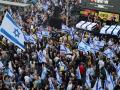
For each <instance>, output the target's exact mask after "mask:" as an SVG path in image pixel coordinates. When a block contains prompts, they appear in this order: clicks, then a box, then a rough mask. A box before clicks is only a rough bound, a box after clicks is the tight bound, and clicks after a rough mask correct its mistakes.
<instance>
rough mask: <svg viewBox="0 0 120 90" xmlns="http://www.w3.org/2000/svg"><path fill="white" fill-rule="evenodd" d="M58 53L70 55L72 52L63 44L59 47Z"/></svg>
mask: <svg viewBox="0 0 120 90" xmlns="http://www.w3.org/2000/svg"><path fill="white" fill-rule="evenodd" d="M60 52H61V53H64V54H71V53H72V52H71V51H70V49H69V48H67V47H66V46H65V45H64V44H61V45H60Z"/></svg>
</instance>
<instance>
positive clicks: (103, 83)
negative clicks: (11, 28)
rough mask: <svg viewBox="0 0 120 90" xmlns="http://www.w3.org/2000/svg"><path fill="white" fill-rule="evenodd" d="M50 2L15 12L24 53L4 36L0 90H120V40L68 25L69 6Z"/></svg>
mask: <svg viewBox="0 0 120 90" xmlns="http://www.w3.org/2000/svg"><path fill="white" fill-rule="evenodd" d="M24 1H25V2H26V0H24ZM38 1H39V0H38ZM45 1H46V0H45ZM45 1H44V0H40V1H39V2H37V3H36V4H34V5H33V6H32V7H31V8H30V9H29V10H28V11H23V12H19V11H18V12H13V11H12V12H11V15H12V17H13V18H14V20H15V21H16V23H17V24H19V25H20V26H21V27H22V32H23V33H24V35H25V39H26V41H25V51H24V50H21V49H20V48H18V47H17V46H16V45H14V44H13V43H11V42H10V41H9V40H7V39H6V38H5V37H3V36H2V35H0V90H10V89H11V90H24V89H25V90H64V89H65V90H91V89H92V90H98V89H101V90H102V89H105V90H119V87H120V85H119V77H120V40H119V39H116V38H109V37H107V36H96V35H95V34H92V33H91V34H90V33H87V32H84V31H79V30H77V29H76V28H75V25H72V24H70V25H68V26H67V25H66V23H65V22H64V19H66V18H65V14H66V13H65V12H64V10H65V9H66V8H65V6H64V5H65V3H66V2H65V1H64V0H55V1H54V0H47V1H46V2H45ZM57 1H58V2H57ZM56 6H58V7H57V10H58V9H59V10H61V11H56V10H55V11H54V8H56ZM59 6H60V7H61V8H59ZM7 11H9V10H7ZM56 15H57V16H58V15H59V17H57V16H56ZM62 15H64V19H63V17H62ZM61 17H62V18H61ZM89 19H90V17H89ZM52 20H53V21H55V22H53V21H52ZM0 21H1V17H0ZM93 21H94V20H93Z"/></svg>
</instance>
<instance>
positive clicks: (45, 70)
mask: <svg viewBox="0 0 120 90" xmlns="http://www.w3.org/2000/svg"><path fill="white" fill-rule="evenodd" d="M46 75H47V68H46V67H43V68H42V74H41V79H42V80H44V79H45V78H46Z"/></svg>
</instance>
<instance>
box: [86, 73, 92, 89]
mask: <svg viewBox="0 0 120 90" xmlns="http://www.w3.org/2000/svg"><path fill="white" fill-rule="evenodd" d="M85 84H86V86H88V87H89V88H91V81H90V75H89V74H88V72H86V82H85Z"/></svg>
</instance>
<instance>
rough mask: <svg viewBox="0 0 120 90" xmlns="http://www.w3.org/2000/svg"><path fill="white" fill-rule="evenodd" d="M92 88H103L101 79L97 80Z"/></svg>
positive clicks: (101, 89)
mask: <svg viewBox="0 0 120 90" xmlns="http://www.w3.org/2000/svg"><path fill="white" fill-rule="evenodd" d="M92 90H103V88H102V84H101V79H97V80H96V82H95V85H94V87H93V88H92Z"/></svg>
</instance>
